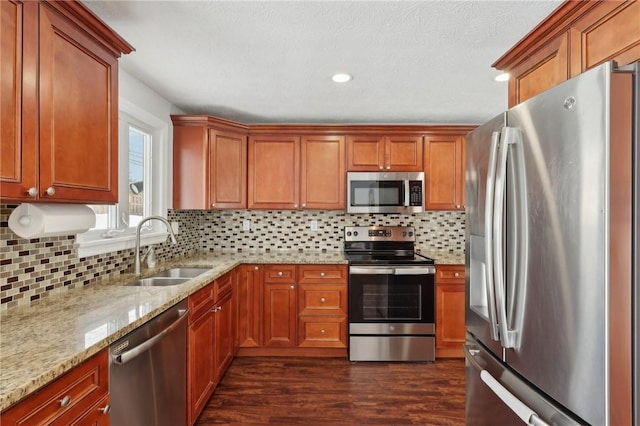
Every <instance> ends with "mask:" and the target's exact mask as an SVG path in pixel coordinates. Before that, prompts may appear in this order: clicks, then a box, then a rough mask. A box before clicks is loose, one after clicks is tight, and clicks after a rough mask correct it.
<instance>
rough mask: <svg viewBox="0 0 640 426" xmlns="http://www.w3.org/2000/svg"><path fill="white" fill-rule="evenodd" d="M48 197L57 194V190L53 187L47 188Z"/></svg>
mask: <svg viewBox="0 0 640 426" xmlns="http://www.w3.org/2000/svg"><path fill="white" fill-rule="evenodd" d="M45 192H46V194H47V195H53V194H55V193H56V189H55V188H54V187H53V186H50V187H48V188H47V190H46V191H45Z"/></svg>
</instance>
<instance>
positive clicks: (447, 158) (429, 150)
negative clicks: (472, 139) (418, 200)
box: [424, 135, 465, 210]
mask: <svg viewBox="0 0 640 426" xmlns="http://www.w3.org/2000/svg"><path fill="white" fill-rule="evenodd" d="M464 151H465V144H464V137H463V136H460V135H451V136H429V135H427V136H425V149H424V165H425V180H426V183H425V187H426V188H425V192H426V202H425V208H426V209H427V210H464V197H465V178H464V168H465V164H464V161H465V152H464Z"/></svg>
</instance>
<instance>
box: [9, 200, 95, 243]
mask: <svg viewBox="0 0 640 426" xmlns="http://www.w3.org/2000/svg"><path fill="white" fill-rule="evenodd" d="M95 225H96V214H95V213H94V211H93V210H91V208H89V207H87V206H85V205H82V204H20V205H19V206H18V207H16V209H15V210H14V211H13V212H12V213H11V215H10V216H9V228H10V229H11V230H12V231H13V232H15V233H16V235H18V236H19V237H21V238H40V237H55V236H60V235H72V234H77V233H81V232H86V231H88V230H89V229H91V228H93V227H94V226H95Z"/></svg>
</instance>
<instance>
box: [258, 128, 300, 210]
mask: <svg viewBox="0 0 640 426" xmlns="http://www.w3.org/2000/svg"><path fill="white" fill-rule="evenodd" d="M248 174H249V185H248V188H249V194H248V207H249V208H250V209H297V208H298V207H299V203H300V193H299V190H300V185H299V176H300V138H299V137H298V136H289V135H282V136H278V135H268V136H251V137H250V138H249V172H248Z"/></svg>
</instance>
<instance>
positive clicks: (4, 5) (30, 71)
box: [0, 1, 38, 200]
mask: <svg viewBox="0 0 640 426" xmlns="http://www.w3.org/2000/svg"><path fill="white" fill-rule="evenodd" d="M37 8H38V4H37V3H35V2H27V3H22V2H15V1H2V2H0V14H1V18H2V27H0V41H1V42H2V48H1V49H0V79H1V83H0V84H2V89H1V90H0V108H2V109H1V110H0V118H1V119H2V123H1V125H0V146H1V151H0V195H1V196H2V198H6V199H15V200H20V199H28V198H31V197H30V196H29V195H28V191H29V188H36V187H37V168H36V166H37V159H38V156H37V146H38V140H37V137H38V136H37V135H38V121H37V116H38V113H37V93H36V87H37V81H36V76H37V62H38V53H37V52H38V50H37V49H38V38H37V37H38V32H37V31H38V25H37V22H38V21H37V13H38V10H37ZM23 78H24V79H25V80H23ZM23 110H24V111H25V113H24V114H23V113H22V111H23Z"/></svg>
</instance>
